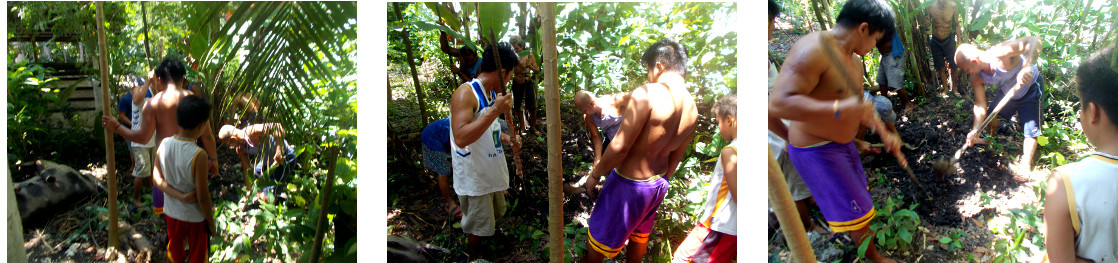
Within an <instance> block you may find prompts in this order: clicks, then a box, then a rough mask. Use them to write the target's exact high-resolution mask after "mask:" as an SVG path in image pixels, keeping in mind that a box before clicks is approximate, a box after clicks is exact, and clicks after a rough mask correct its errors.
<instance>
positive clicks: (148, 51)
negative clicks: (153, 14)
mask: <svg viewBox="0 0 1118 263" xmlns="http://www.w3.org/2000/svg"><path fill="white" fill-rule="evenodd" d="M147 10H148V9H147V6H146V5H144V1H140V15H141V16H142V17H143V19H144V54H147V61H146V62H147V63H144V65H146V66H147V67H148V70H151V69H153V67H152V66H151V61H152V60H151V44H149V42H151V40H150V39H149V38H148V26H149V25H148V11H147ZM144 77H146V76H144Z"/></svg>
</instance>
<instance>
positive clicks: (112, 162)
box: [97, 1, 119, 260]
mask: <svg viewBox="0 0 1118 263" xmlns="http://www.w3.org/2000/svg"><path fill="white" fill-rule="evenodd" d="M102 10H105V2H100V1H99V2H97V47H98V49H100V52H101V53H100V54H101V58H100V62H101V64H100V66H101V96H102V97H103V98H102V99H101V108H102V109H103V110H104V111H105V112H104V114H106V115H108V114H109V111H110V110H111V109H112V108H110V107H109V101H110V100H109V94H112V93H110V92H109V83H110V82H109V54H108V48H107V47H105V13H104V12H102ZM105 159H107V160H108V167H106V169H105V171H107V172H108V177H109V179H108V184H109V204H108V207H109V252H110V253H109V259H110V260H111V259H115V258H116V252H115V251H116V250H117V249H119V244H118V243H119V241H117V235H118V233H117V232H118V229H117V223H116V221H117V218H119V216H118V215H117V209H116V208H117V207H116V192H117V190H116V156H113V131H110V130H109V129H105Z"/></svg>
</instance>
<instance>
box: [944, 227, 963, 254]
mask: <svg viewBox="0 0 1118 263" xmlns="http://www.w3.org/2000/svg"><path fill="white" fill-rule="evenodd" d="M961 238H963V233H962V231H959V230H958V229H955V230H952V231H951V234H948V236H945V237H943V238H940V239H939V243H940V244H946V245H947V251H955V249H956V248H962V247H963V241H962V240H960V239H961Z"/></svg>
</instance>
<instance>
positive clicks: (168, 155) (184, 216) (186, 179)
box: [156, 135, 205, 222]
mask: <svg viewBox="0 0 1118 263" xmlns="http://www.w3.org/2000/svg"><path fill="white" fill-rule="evenodd" d="M201 151H202V148H201V147H198V145H197V144H194V140H191V139H189V138H183V137H179V136H178V135H175V136H171V137H167V138H164V139H163V141H162V142H160V144H159V150H158V153H159V156H160V158H159V160H156V161H157V162H159V164H160V166H161V167H162V169H161V170H160V171H162V172H163V179H164V180H166V181H167V184H168V185H170V186H171V187H173V188H175V189H177V190H179V191H182V192H183V193H186V192H191V191H194V189H195V188H196V185H195V184H194V173H193V168H194V158H197V157H198V152H201ZM163 200H164V201H163V202H164V204H163V213H165V214H167V216H169V217H172V218H175V219H178V220H182V221H186V222H202V221H205V217H203V215H202V210H201V209H200V208H198V203H193V204H187V203H184V202H182V201H179V200H178V199H175V198H173V197H171V196H170V195H168V194H167V193H163Z"/></svg>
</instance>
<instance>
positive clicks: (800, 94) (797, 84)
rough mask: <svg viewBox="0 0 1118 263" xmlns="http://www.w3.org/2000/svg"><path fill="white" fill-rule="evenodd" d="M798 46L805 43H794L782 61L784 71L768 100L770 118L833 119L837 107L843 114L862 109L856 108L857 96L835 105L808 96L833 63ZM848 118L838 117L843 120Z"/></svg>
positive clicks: (797, 119) (821, 54)
mask: <svg viewBox="0 0 1118 263" xmlns="http://www.w3.org/2000/svg"><path fill="white" fill-rule="evenodd" d="M819 37H823V36H819ZM801 45H807V44H804V43H801V42H797V45H794V46H793V47H792V50H791V51H789V53H788V54H789V55H788V58H787V59H786V60H784V68H783V70H782V71H781V72H780V75H778V76H777V78H776V84H775V85H774V87H773V93H772V98H771V99H770V100H769V111H768V114H769V116H770V117H776V118H780V119H786V120H793V121H819V120H833V119H834V117H835V109H836V108H837V109H838V112H842V113H845V112H852V111H854V110H855V109H856V108H859V107H864V105H859V104H860V103H859V99H860V97H858V96H849V97H848V98H847V99H842V100H840V101H839V103H837V104H836V103H835V101H834V100H819V99H815V98H812V97H811V96H809V94H811V92H812V91H813V90H815V87H816V86H817V85H819V78H820V77H821V76H822V75H823V73H824V70H826V69H827V66H829V65H831V64H833V63H831V62H827V61H824V60H820V59H822V58H823V57H826V56H827V55H826V54H823V52H824V51H822V50H803V49H804V47H801ZM836 106H837V107H836ZM857 112H861V111H860V110H859V111H857ZM851 115H852V114H842V115H841V116H842V117H843V118H844V119H845V118H847V117H848V116H851ZM857 118H861V117H860V116H859V117H857Z"/></svg>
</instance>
